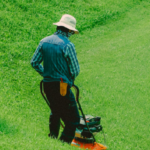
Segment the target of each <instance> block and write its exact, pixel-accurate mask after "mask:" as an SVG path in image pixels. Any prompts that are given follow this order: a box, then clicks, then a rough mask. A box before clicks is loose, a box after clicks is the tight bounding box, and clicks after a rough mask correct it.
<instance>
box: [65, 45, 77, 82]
mask: <svg viewBox="0 0 150 150" xmlns="http://www.w3.org/2000/svg"><path fill="white" fill-rule="evenodd" d="M64 54H65V55H64V56H65V58H66V59H67V62H68V65H69V69H70V73H71V77H72V79H73V80H75V78H76V77H77V76H78V74H79V72H80V66H79V62H78V59H77V54H76V50H75V46H74V44H72V43H71V42H70V43H69V44H68V45H67V46H66V47H65V49H64Z"/></svg>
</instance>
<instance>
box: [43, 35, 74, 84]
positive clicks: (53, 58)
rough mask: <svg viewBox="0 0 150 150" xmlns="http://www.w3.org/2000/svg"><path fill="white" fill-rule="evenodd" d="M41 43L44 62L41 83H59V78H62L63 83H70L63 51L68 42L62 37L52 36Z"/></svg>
mask: <svg viewBox="0 0 150 150" xmlns="http://www.w3.org/2000/svg"><path fill="white" fill-rule="evenodd" d="M42 42H43V44H42V51H43V62H44V74H43V77H44V80H43V81H44V82H53V81H60V78H62V79H63V81H64V82H67V83H70V82H72V79H71V76H70V72H69V68H68V65H67V60H66V58H65V57H64V55H65V53H64V49H65V47H66V46H67V44H68V43H69V42H70V41H69V40H68V39H66V38H65V37H63V36H60V35H56V34H54V35H51V36H49V37H46V38H44V39H43V40H42ZM70 84H71V83H70Z"/></svg>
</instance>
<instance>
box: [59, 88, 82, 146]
mask: <svg viewBox="0 0 150 150" xmlns="http://www.w3.org/2000/svg"><path fill="white" fill-rule="evenodd" d="M65 98H66V99H67V100H69V105H68V106H65V107H66V108H65V111H64V113H63V114H62V115H61V118H62V120H63V121H64V123H65V128H64V130H63V132H62V134H61V136H60V140H61V141H64V142H67V143H71V142H72V140H73V138H74V136H75V130H76V127H77V126H78V125H79V122H80V116H79V112H78V108H77V104H76V101H75V98H74V95H73V93H72V91H71V90H70V89H69V90H68V91H67V95H66V96H65Z"/></svg>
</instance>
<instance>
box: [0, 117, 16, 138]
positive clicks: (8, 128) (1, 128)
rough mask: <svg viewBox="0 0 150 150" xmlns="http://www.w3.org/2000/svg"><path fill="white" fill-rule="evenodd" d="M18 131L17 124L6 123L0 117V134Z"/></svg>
mask: <svg viewBox="0 0 150 150" xmlns="http://www.w3.org/2000/svg"><path fill="white" fill-rule="evenodd" d="M17 132H18V129H17V126H15V125H13V124H11V123H8V121H6V120H4V119H0V135H1V134H13V135H14V134H16V133H17Z"/></svg>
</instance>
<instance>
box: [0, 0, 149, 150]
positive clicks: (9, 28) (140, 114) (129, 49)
mask: <svg viewBox="0 0 150 150" xmlns="http://www.w3.org/2000/svg"><path fill="white" fill-rule="evenodd" d="M66 3H67V4H68V5H66ZM0 4H2V5H0V8H1V9H0V21H1V23H0V38H1V41H0V45H1V46H0V85H1V86H0V112H1V113H0V141H1V142H0V149H2V150H9V149H10V150H14V149H17V150H30V149H31V150H33V149H39V150H41V149H46V150H50V149H53V150H66V149H70V150H76V149H78V148H75V147H71V146H69V145H67V144H63V143H61V142H59V141H57V140H52V139H49V138H48V136H47V134H48V132H49V129H48V117H49V113H50V111H49V108H48V106H47V105H46V103H45V102H44V100H43V98H42V96H41V95H40V90H39V83H40V81H41V80H42V78H41V77H40V76H39V75H38V74H37V73H36V72H35V71H34V70H33V69H32V68H31V66H30V60H31V58H32V56H33V53H34V51H35V49H36V47H37V46H38V43H39V41H40V40H41V39H42V38H43V37H45V36H47V35H50V34H52V33H53V32H54V31H55V27H54V26H52V23H53V22H57V21H59V19H60V17H61V15H62V14H65V13H68V14H71V15H74V16H75V17H76V18H77V28H78V29H79V31H82V32H81V33H80V34H79V35H74V36H73V37H71V41H72V42H73V43H74V44H75V46H76V51H77V55H78V59H79V63H80V68H81V72H80V75H79V76H78V77H77V79H76V81H75V84H76V85H78V87H79V88H80V97H81V99H80V102H81V105H82V108H83V110H84V112H85V113H86V114H91V115H95V116H101V117H102V122H101V123H102V125H103V128H104V132H105V134H106V145H107V147H108V150H114V149H115V150H148V149H149V147H150V134H149V133H150V128H149V126H150V122H149V118H150V99H149V97H150V92H149V89H150V75H149V74H150V44H149V39H150V18H149V16H150V12H149V10H150V2H148V1H146V0H145V1H140V0H137V1H136V2H135V1H134V0H133V1H131V0H123V1H119V0H116V1H113V0H109V1H107V2H106V1H104V0H101V1H98V0H95V1H89V0H84V1H81V0H72V1H67V0H64V1H59V0H55V1H48V0H47V1H46V0H45V1H44V0H43V1H42V2H39V1H31V0H24V1H18V0H13V1H12V2H9V1H6V0H5V1H4V0H1V1H0ZM82 16H83V17H82ZM61 130H62V129H61ZM96 140H97V142H100V143H103V144H104V139H103V135H102V133H100V134H98V135H97V136H96Z"/></svg>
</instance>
